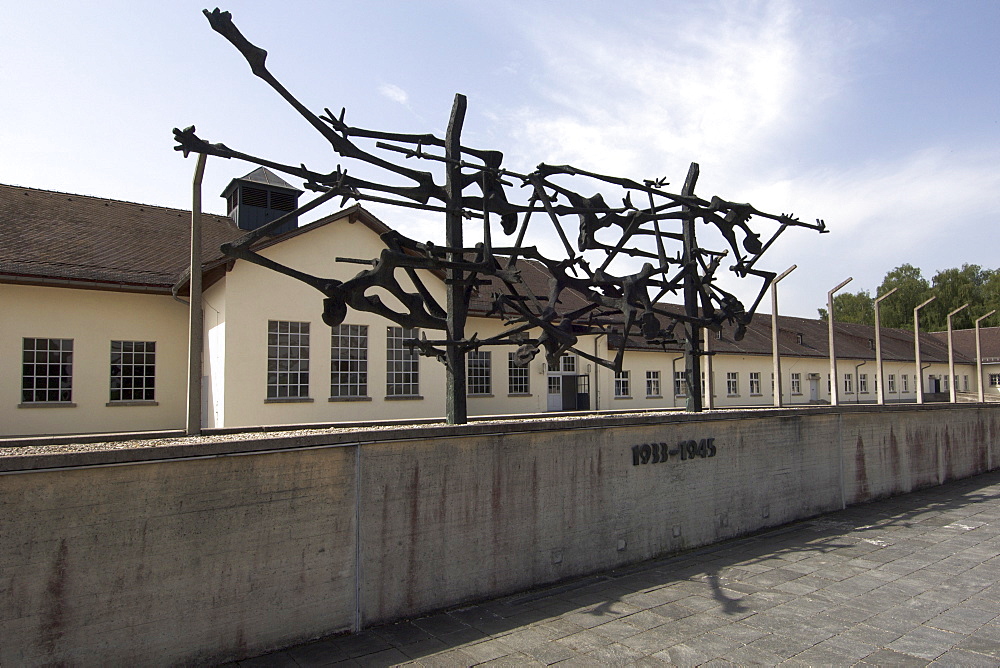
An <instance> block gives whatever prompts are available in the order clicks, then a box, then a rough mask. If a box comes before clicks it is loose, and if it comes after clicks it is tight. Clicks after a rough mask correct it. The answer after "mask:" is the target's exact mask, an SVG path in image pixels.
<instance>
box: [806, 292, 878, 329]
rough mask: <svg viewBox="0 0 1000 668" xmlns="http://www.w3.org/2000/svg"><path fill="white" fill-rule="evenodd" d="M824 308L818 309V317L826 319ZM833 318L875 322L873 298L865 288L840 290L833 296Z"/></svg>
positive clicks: (859, 322)
mask: <svg viewBox="0 0 1000 668" xmlns="http://www.w3.org/2000/svg"><path fill="white" fill-rule="evenodd" d="M826 315H827V313H826V309H825V308H821V309H819V319H820V320H823V321H826ZM833 319H834V320H836V321H837V322H854V323H857V324H859V325H873V324H875V300H874V299H872V296H871V294H869V293H868V291H867V290H861V291H860V292H842V293H841V294H839V295H834V296H833Z"/></svg>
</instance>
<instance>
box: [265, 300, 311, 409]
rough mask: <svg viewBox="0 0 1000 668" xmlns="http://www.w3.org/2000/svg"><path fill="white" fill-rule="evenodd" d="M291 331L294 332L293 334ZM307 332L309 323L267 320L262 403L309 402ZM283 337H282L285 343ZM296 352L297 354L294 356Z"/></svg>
mask: <svg viewBox="0 0 1000 668" xmlns="http://www.w3.org/2000/svg"><path fill="white" fill-rule="evenodd" d="M272 326H273V331H272ZM293 329H295V330H296V331H294V332H293V331H292V330H293ZM310 329H311V328H310V323H309V322H308V321H301V320H270V319H269V320H268V321H267V386H266V392H265V399H264V401H265V402H271V403H273V402H296V401H312V399H311V398H310V394H309V387H310V385H309V383H310V381H311V380H312V376H311V369H310V358H311V356H312V352H311V334H310ZM282 337H285V339H284V342H282ZM296 352H297V353H298V354H297V355H294V354H293V353H296ZM283 363H284V364H283ZM282 366H285V368H284V369H283V368H282ZM293 367H296V368H293ZM283 375H284V376H285V379H284V382H283V381H282V376H283ZM293 378H294V382H293Z"/></svg>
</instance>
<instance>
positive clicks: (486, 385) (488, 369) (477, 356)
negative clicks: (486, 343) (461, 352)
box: [465, 350, 493, 396]
mask: <svg viewBox="0 0 1000 668" xmlns="http://www.w3.org/2000/svg"><path fill="white" fill-rule="evenodd" d="M465 359H466V366H467V367H468V369H469V372H468V385H467V386H468V393H469V394H470V395H473V396H475V395H478V396H483V395H488V394H492V393H493V385H492V383H491V382H490V379H491V377H492V375H493V370H492V366H493V365H492V363H491V357H490V351H489V350H470V351H469V354H468V355H467V356H466V358H465Z"/></svg>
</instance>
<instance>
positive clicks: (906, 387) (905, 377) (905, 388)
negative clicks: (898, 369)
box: [900, 373, 910, 392]
mask: <svg viewBox="0 0 1000 668" xmlns="http://www.w3.org/2000/svg"><path fill="white" fill-rule="evenodd" d="M900 380H902V381H903V392H909V391H910V377H909V376H908V375H906V374H905V373H904V374H903V375H902V376H901V377H900Z"/></svg>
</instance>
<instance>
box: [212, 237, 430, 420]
mask: <svg viewBox="0 0 1000 668" xmlns="http://www.w3.org/2000/svg"><path fill="white" fill-rule="evenodd" d="M383 248H384V246H383V245H382V243H381V241H380V239H379V238H378V236H377V235H376V234H375V233H374V232H372V231H371V230H370V229H369V228H367V227H365V226H364V225H363V224H360V223H353V224H352V223H348V222H347V221H346V220H343V221H338V222H335V223H331V224H328V225H326V226H324V227H321V228H318V229H315V230H312V231H310V232H309V233H308V234H303V235H301V236H297V237H293V238H290V239H288V240H286V241H283V242H282V243H280V244H278V245H275V246H271V247H270V248H268V249H266V250H265V251H264V252H263V253H262V254H263V255H264V256H265V257H268V258H270V259H274V260H276V261H278V262H281V263H283V264H286V265H288V266H290V267H293V268H295V269H298V270H300V271H304V272H306V273H310V274H313V275H316V276H322V277H325V278H336V279H338V280H342V281H345V280H348V279H350V278H352V277H354V276H355V275H356V274H357V273H358V272H359V271H361V270H362V269H364V267H363V266H359V265H357V264H349V263H342V262H335V261H334V258H335V257H336V256H338V255H343V256H347V257H353V258H375V257H378V256H379V253H380V252H381V250H382V249H383ZM397 274H398V276H397V277H398V278H400V282H401V283H402V284H403V285H404V287H406V288H407V289H408V290H410V291H412V290H414V289H413V288H412V286H411V284H410V283H409V282H408V281H407V280H406V277H405V275H404V274H403V273H402V272H401V271H400V272H397ZM425 280H426V279H425ZM426 285H427V288H428V289H429V290H430V291H431V293H432V294H434V296H435V298H437V299H438V300H439V302H440V303H441V304H444V301H445V296H444V286H443V283H441V281H439V280H437V279H435V278H433V277H431V279H430V280H426ZM368 294H377V295H378V296H379V297H380V298H381V299H382V300H383V301H384V302H385V303H386V304H388V305H391V306H394V307H398V306H399V303H398V301H397V300H396V298H395V297H393V296H392V295H390V294H388V293H387V292H386V291H385V290H381V289H377V290H372V291H370V292H369V293H368ZM225 295H226V296H225V305H226V317H225V334H224V336H220V337H219V339H210V340H209V345H210V346H216V348H215V349H212V350H210V352H209V356H210V357H211V358H213V359H221V360H223V361H224V366H225V380H224V383H223V384H222V385H223V387H224V389H223V392H224V402H225V409H224V418H223V420H222V421H223V424H219V425H217V426H225V427H240V426H253V425H275V424H301V423H321V422H338V421H352V420H366V419H391V418H400V419H407V418H422V417H440V416H443V415H444V414H445V401H444V391H443V389H444V386H445V376H444V368H443V365H441V364H440V363H439V362H437V361H436V360H434V359H431V358H426V357H421V358H420V360H419V362H418V364H419V377H420V381H419V382H420V395H419V397H420V398H416V399H387V398H386V333H387V327H388V326H390V325H393V326H395V325H394V323H391V322H389V321H387V320H385V319H384V318H382V317H380V316H377V315H373V314H370V313H363V312H359V311H356V310H353V309H350V310H349V311H348V314H347V317H346V319H345V320H344V324H351V325H367V326H368V341H369V345H368V395H367V397H366V398H364V399H363V400H358V401H337V400H333V401H332V400H331V399H330V359H331V351H330V345H331V332H330V327H328V326H327V325H326V324H325V323H324V322H323V320H322V313H323V295H322V293H320V292H319V291H318V290H316V289H314V288H312V287H310V286H308V285H306V284H305V283H302V282H301V281H298V280H295V279H293V278H289V277H287V276H283V275H281V274H277V273H276V272H274V271H271V270H269V269H265V268H263V267H260V266H257V265H255V264H251V263H249V262H237V263H236V265H235V267H234V268H233V270H232V271H230V272H229V273H228V274H227V275H226V282H225ZM269 320H279V321H290V322H308V323H309V332H310V350H309V355H310V359H309V362H310V364H309V366H310V377H309V397H308V398H309V401H290V402H274V401H268V398H267V354H268V353H267V347H268V346H267V327H268V321H269ZM423 333H424V334H426V335H427V337H428V338H430V339H434V338H436V337H437V336H438V335H439V334H440V333H439V332H434V331H426V332H423ZM221 342H224V343H223V345H224V350H223V351H221V352H220V351H219V350H218V346H219V344H220V343H221ZM213 383H214V381H213Z"/></svg>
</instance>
